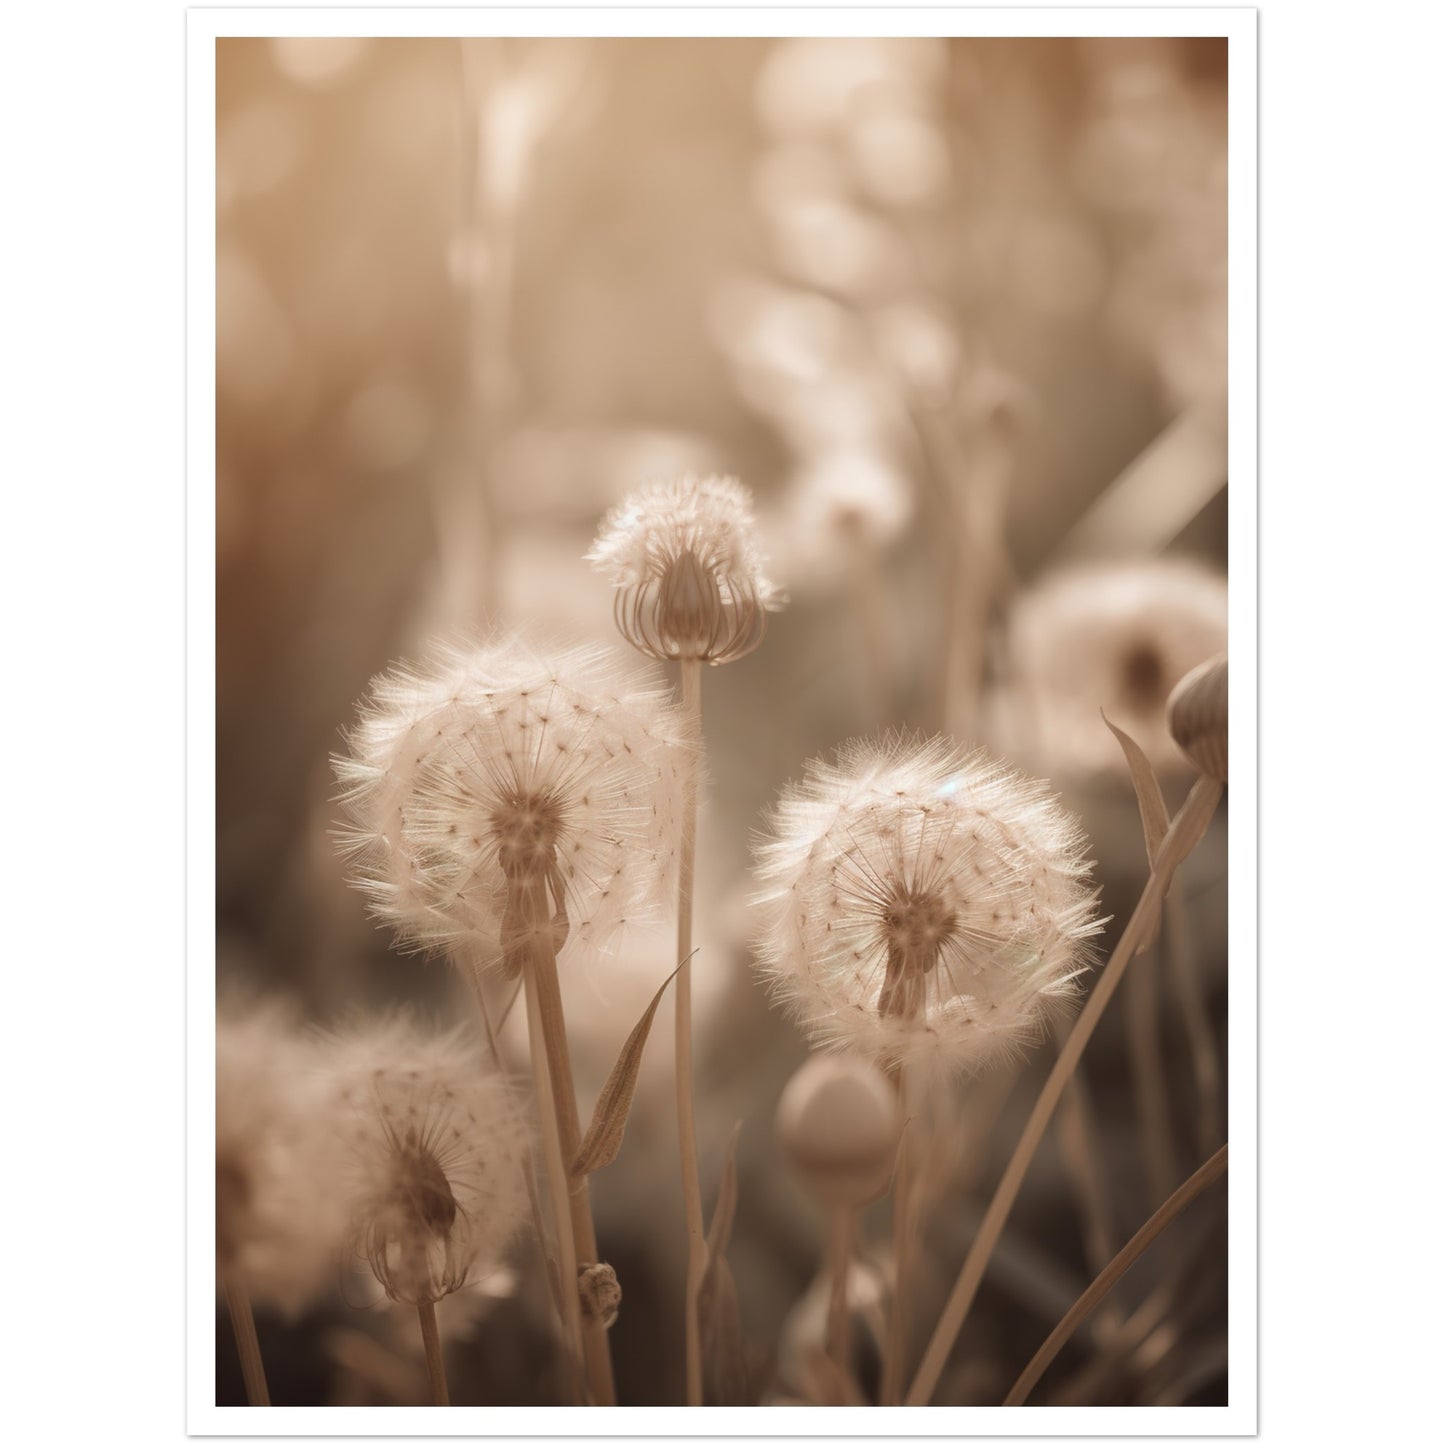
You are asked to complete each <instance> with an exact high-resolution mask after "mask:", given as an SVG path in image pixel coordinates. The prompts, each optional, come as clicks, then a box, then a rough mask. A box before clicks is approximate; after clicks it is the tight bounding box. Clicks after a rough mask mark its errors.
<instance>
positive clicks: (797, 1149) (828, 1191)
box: [778, 1055, 902, 1206]
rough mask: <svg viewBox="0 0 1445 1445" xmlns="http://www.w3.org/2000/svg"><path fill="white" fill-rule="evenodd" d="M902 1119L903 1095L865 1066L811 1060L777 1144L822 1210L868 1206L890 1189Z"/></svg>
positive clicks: (787, 1099) (789, 1100)
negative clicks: (900, 1100) (825, 1206)
mask: <svg viewBox="0 0 1445 1445" xmlns="http://www.w3.org/2000/svg"><path fill="white" fill-rule="evenodd" d="M901 1127H902V1116H901V1112H900V1110H899V1105H898V1091H897V1090H896V1089H895V1088H894V1087H893V1085H892V1084H890V1083H889V1081H888V1079H887V1078H886V1077H885V1075H884V1074H883V1072H882V1071H881V1070H880V1069H878V1068H877V1067H875V1066H874V1065H873V1064H870V1063H869V1062H868V1061H867V1060H866V1059H859V1058H851V1057H848V1056H846V1055H839V1056H836V1057H817V1058H812V1059H809V1060H808V1062H807V1063H806V1064H804V1065H803V1067H802V1068H801V1069H799V1070H798V1072H797V1073H796V1074H794V1075H793V1077H792V1078H791V1079H790V1080H789V1081H788V1086H787V1088H786V1089H784V1090H783V1097H782V1099H781V1100H780V1101H779V1103H778V1143H779V1144H780V1145H781V1146H782V1150H783V1154H784V1155H785V1157H786V1158H787V1160H788V1163H789V1164H791V1165H792V1167H793V1168H794V1169H795V1170H797V1172H798V1175H799V1176H800V1178H801V1179H802V1180H803V1182H804V1184H806V1185H807V1187H808V1189H809V1190H810V1191H811V1192H812V1194H813V1195H814V1197H815V1198H816V1199H818V1201H819V1202H820V1203H823V1204H846V1205H853V1206H858V1205H863V1204H866V1203H867V1202H868V1201H869V1200H871V1199H874V1198H876V1197H877V1196H878V1195H879V1194H880V1193H881V1192H882V1191H883V1189H884V1187H885V1186H886V1185H887V1183H888V1178H889V1175H890V1174H891V1173H892V1170H893V1160H894V1156H895V1155H896V1153H897V1150H898V1137H899V1132H900V1130H901Z"/></svg>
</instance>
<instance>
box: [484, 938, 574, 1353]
mask: <svg viewBox="0 0 1445 1445" xmlns="http://www.w3.org/2000/svg"><path fill="white" fill-rule="evenodd" d="M462 969H463V972H465V974H466V976H467V981H468V982H469V983H470V984H471V986H472V997H473V998H475V999H476V1001H477V1011H478V1012H479V1013H480V1014H481V1016H482V1028H483V1030H484V1031H485V1033H486V1036H487V1049H488V1051H489V1052H490V1053H491V1056H492V1064H493V1067H494V1068H495V1069H496V1071H497V1077H498V1078H500V1079H503V1080H506V1079H507V1067H506V1065H505V1064H504V1063H503V1062H502V1050H501V1046H500V1045H499V1044H498V1043H497V1030H496V1027H495V1026H494V1025H493V1023H492V1011H491V1009H489V1008H488V1007H487V994H486V990H485V989H484V988H483V986H482V978H481V962H480V960H479V959H478V958H477V957H476V955H475V954H472V955H469V956H468V957H467V958H466V959H464V960H463V961H462ZM523 986H524V984H523V983H518V985H517V989H514V990H513V993H512V997H511V999H510V1000H509V1001H508V1004H507V1007H506V1009H505V1010H504V1011H503V1014H502V1020H503V1022H504V1023H505V1021H506V1018H507V1015H508V1014H509V1013H510V1012H511V1008H512V1004H513V1003H515V1002H516V999H517V990H519V989H521V988H522V987H523ZM508 1092H509V1093H510V1085H508ZM547 1098H548V1100H550V1099H551V1088H550V1085H549V1087H548V1090H547ZM541 1103H542V1099H541V1095H540V1094H539V1095H538V1107H539V1110H540V1108H541ZM547 1112H548V1113H549V1114H550V1113H551V1104H550V1102H549V1103H548V1104H547ZM559 1157H560V1156H559ZM525 1178H526V1184H527V1207H528V1209H529V1210H530V1212H531V1216H532V1233H533V1234H534V1235H535V1236H536V1240H537V1256H538V1258H539V1259H540V1260H541V1261H542V1268H543V1270H544V1271H546V1273H547V1275H548V1281H547V1283H548V1294H549V1295H550V1297H551V1300H552V1310H553V1313H554V1314H555V1315H556V1318H557V1325H558V1328H559V1329H560V1330H561V1332H562V1336H563V1340H564V1347H565V1349H566V1350H567V1352H568V1354H569V1356H570V1355H573V1354H575V1351H576V1348H577V1342H576V1340H575V1339H574V1340H569V1339H568V1338H567V1320H566V1318H565V1315H564V1312H563V1305H562V1298H561V1291H560V1288H559V1284H560V1282H559V1280H558V1277H557V1275H556V1272H555V1271H556V1267H557V1262H556V1258H555V1256H554V1255H553V1253H552V1251H551V1250H549V1249H548V1248H547V1230H546V1226H545V1225H544V1224H543V1222H542V1206H541V1202H540V1195H539V1192H538V1189H537V1164H536V1150H535V1149H533V1150H531V1151H529V1156H528V1159H527V1167H526V1171H525ZM574 1373H575V1370H574Z"/></svg>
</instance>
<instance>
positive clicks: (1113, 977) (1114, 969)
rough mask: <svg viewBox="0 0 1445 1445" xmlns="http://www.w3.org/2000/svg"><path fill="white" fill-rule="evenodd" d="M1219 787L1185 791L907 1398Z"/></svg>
mask: <svg viewBox="0 0 1445 1445" xmlns="http://www.w3.org/2000/svg"><path fill="white" fill-rule="evenodd" d="M1223 793H1224V787H1223V784H1222V783H1219V782H1217V781H1216V780H1215V779H1213V778H1207V777H1200V778H1198V779H1197V780H1196V781H1195V783H1194V786H1193V787H1192V788H1191V789H1190V792H1189V796H1188V797H1187V798H1186V799H1185V800H1184V805H1183V807H1181V808H1180V810H1179V812H1178V813H1177V814H1176V815H1175V818H1174V821H1173V822H1172V823H1171V824H1170V825H1169V831H1168V832H1167V833H1166V834H1165V835H1164V840H1163V842H1162V843H1161V844H1160V846H1159V854H1158V857H1157V858H1156V859H1155V863H1154V869H1153V871H1152V872H1151V873H1150V875H1149V881H1148V883H1147V884H1146V885H1145V887H1144V892H1143V894H1142V895H1141V897H1140V899H1139V902H1138V904H1137V906H1136V907H1135V909H1134V914H1133V916H1132V917H1131V918H1130V919H1129V922H1128V924H1127V925H1126V926H1125V928H1124V932H1123V934H1122V935H1121V937H1120V939H1119V942H1118V943H1117V944H1116V945H1115V948H1114V952H1113V953H1112V955H1110V958H1109V962H1108V964H1107V965H1106V966H1105V968H1104V971H1103V973H1102V974H1101V975H1100V976H1099V981H1098V982H1097V983H1096V984H1095V985H1094V989H1093V991H1092V993H1090V995H1089V998H1088V1002H1087V1003H1085V1005H1084V1007H1083V1010H1082V1011H1081V1012H1080V1014H1079V1016H1078V1018H1077V1019H1076V1020H1075V1022H1074V1027H1073V1028H1072V1029H1071V1030H1070V1032H1069V1036H1068V1038H1067V1039H1066V1040H1065V1042H1064V1046H1063V1048H1062V1049H1061V1050H1060V1051H1059V1057H1058V1060H1057V1061H1056V1062H1055V1064H1054V1067H1053V1069H1052V1071H1051V1072H1050V1074H1049V1077H1048V1078H1047V1079H1046V1080H1045V1082H1044V1087H1043V1089H1042V1091H1041V1092H1040V1094H1039V1097H1038V1100H1037V1102H1036V1103H1035V1104H1034V1108H1033V1112H1032V1113H1031V1114H1030V1115H1029V1120H1028V1123H1027V1124H1026V1125H1025V1126H1024V1131H1023V1133H1022V1134H1021V1135H1020V1136H1019V1141H1018V1143H1017V1145H1015V1147H1014V1152H1013V1157H1012V1158H1011V1159H1010V1160H1009V1162H1008V1167H1007V1168H1006V1169H1005V1170H1004V1173H1003V1178H1002V1179H1001V1180H1000V1181H999V1184H998V1188H997V1189H996V1190H995V1191H994V1196H993V1199H992V1201H991V1202H990V1203H989V1207H988V1210H987V1212H986V1213H985V1215H984V1217H983V1222H982V1223H981V1224H980V1225H979V1229H978V1233H977V1234H976V1235H975V1236H974V1241H973V1244H972V1246H971V1247H970V1249H969V1251H968V1255H967V1257H966V1258H965V1259H964V1262H963V1267H962V1269H961V1270H960V1271H959V1275H958V1279H957V1280H956V1281H955V1283H954V1286H953V1292H952V1293H951V1294H950V1295H949V1297H948V1302H947V1304H946V1305H945V1306H944V1310H943V1315H942V1317H941V1318H940V1319H939V1321H938V1324H937V1326H936V1327H935V1329H934V1331H933V1337H932V1338H931V1339H930V1340H929V1342H928V1348H927V1350H926V1351H925V1352H924V1356H923V1361H922V1363H921V1364H920V1365H919V1367H918V1373H917V1374H916V1375H915V1376H914V1379H913V1384H912V1386H911V1387H910V1389H909V1391H908V1396H907V1399H906V1403H907V1404H909V1405H923V1404H926V1403H927V1402H928V1400H929V1398H930V1397H931V1396H932V1394H933V1392H934V1390H935V1389H937V1387H938V1381H939V1379H940V1377H941V1376H942V1374H943V1367H944V1366H945V1365H946V1364H947V1363H948V1357H949V1354H950V1353H951V1352H952V1350H953V1345H954V1341H956V1340H957V1339H958V1332H959V1330H961V1329H962V1328H963V1323H964V1320H965V1319H967V1317H968V1311H969V1308H970V1306H971V1305H972V1304H973V1301H974V1297H975V1296H976V1295H977V1293H978V1287H979V1285H980V1284H981V1283H982V1281H983V1273H984V1270H985V1269H986V1268H987V1267H988V1262H989V1259H990V1257H991V1256H992V1254H993V1251H994V1249H995V1247H996V1246H997V1244H998V1241H999V1236H1000V1235H1001V1234H1002V1233H1003V1227H1004V1223H1005V1222H1006V1220H1007V1219H1008V1215H1009V1211H1010V1210H1011V1209H1012V1208H1013V1204H1014V1201H1015V1200H1016V1199H1017V1198H1018V1193H1019V1189H1020V1187H1021V1186H1022V1184H1023V1180H1024V1175H1025V1174H1026V1173H1027V1172H1028V1167H1029V1165H1030V1164H1031V1163H1032V1162H1033V1157H1034V1154H1035V1152H1036V1151H1037V1150H1038V1147H1039V1143H1040V1142H1041V1141H1042V1139H1043V1136H1044V1133H1045V1131H1046V1130H1047V1128H1048V1125H1049V1121H1050V1119H1052V1117H1053V1114H1054V1110H1055V1109H1056V1108H1057V1107H1058V1103H1059V1099H1060V1097H1061V1096H1062V1094H1063V1091H1064V1086H1065V1085H1066V1084H1067V1083H1068V1082H1069V1079H1070V1078H1071V1077H1072V1076H1073V1073H1074V1070H1075V1069H1076V1068H1077V1067H1078V1063H1079V1059H1080V1058H1081V1057H1082V1056H1083V1052H1084V1047H1085V1045H1086V1044H1087V1043H1088V1042H1089V1039H1090V1037H1091V1036H1092V1035H1093V1032H1094V1029H1095V1027H1096V1026H1097V1024H1098V1022H1099V1019H1100V1017H1101V1016H1102V1015H1103V1012H1104V1009H1105V1008H1106V1007H1107V1006H1108V1003H1109V1000H1110V999H1111V998H1112V997H1113V996H1114V991H1115V990H1116V989H1117V988H1118V986H1119V984H1120V983H1121V982H1122V980H1123V977H1124V971H1125V969H1127V968H1128V966H1129V960H1130V959H1131V958H1133V956H1134V954H1135V953H1136V952H1137V951H1138V949H1139V946H1140V944H1141V943H1143V941H1144V940H1145V939H1146V938H1148V937H1149V936H1150V935H1151V933H1152V932H1153V930H1154V927H1155V924H1156V922H1157V920H1158V916H1159V910H1160V906H1161V904H1162V902H1163V897H1164V892H1165V890H1166V888H1167V887H1168V886H1169V884H1170V882H1171V881H1172V879H1173V875H1174V870H1175V869H1176V868H1177V867H1178V866H1179V864H1180V863H1181V862H1183V860H1184V858H1185V857H1186V856H1187V855H1188V853H1189V851H1190V849H1192V848H1193V846H1194V845H1195V843H1197V842H1198V841H1199V839H1200V838H1201V837H1203V835H1204V830H1205V829H1206V828H1207V827H1208V825H1209V820H1210V819H1211V818H1212V817H1213V816H1214V812H1215V809H1216V808H1217V807H1218V806H1219V800H1220V798H1221V797H1222V796H1223Z"/></svg>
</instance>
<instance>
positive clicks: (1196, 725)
mask: <svg viewBox="0 0 1445 1445" xmlns="http://www.w3.org/2000/svg"><path fill="white" fill-rule="evenodd" d="M1169 731H1170V732H1171V733H1172V734H1173V736H1174V741H1175V742H1176V743H1178V744H1179V747H1180V749H1181V751H1183V752H1184V753H1185V754H1186V756H1187V757H1188V758H1189V760H1190V762H1192V763H1193V764H1194V766H1195V767H1196V768H1198V769H1199V771H1200V772H1201V773H1203V774H1204V775H1205V777H1208V778H1214V779H1216V780H1217V781H1218V782H1221V783H1227V782H1228V781H1229V658H1228V656H1227V655H1221V656H1219V657H1215V658H1212V659H1211V660H1210V661H1208V662H1204V663H1201V664H1200V665H1199V666H1198V667H1196V668H1195V669H1194V671H1193V672H1191V673H1189V674H1187V675H1186V676H1185V677H1183V678H1181V679H1180V681H1179V686H1178V687H1176V688H1175V689H1174V691H1173V692H1172V693H1170V695H1169Z"/></svg>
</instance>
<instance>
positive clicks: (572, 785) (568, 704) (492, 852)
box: [336, 641, 691, 973]
mask: <svg viewBox="0 0 1445 1445" xmlns="http://www.w3.org/2000/svg"><path fill="white" fill-rule="evenodd" d="M350 743H351V750H350V753H349V755H348V756H347V757H345V758H341V759H338V760H337V762H336V769H337V775H338V777H339V779H340V781H341V784H342V787H343V793H342V801H343V804H344V806H345V808H346V810H347V813H348V816H349V818H350V822H351V826H350V828H349V829H348V830H347V831H346V832H345V833H344V834H343V837H342V846H343V848H344V849H345V850H346V851H347V852H349V853H350V855H351V856H352V858H353V860H354V863H355V868H356V871H355V874H354V876H353V881H354V882H355V884H356V886H357V887H358V888H360V889H361V891H362V892H363V893H364V894H366V896H367V897H368V899H369V900H370V903H371V907H372V911H373V912H374V913H375V915H376V916H377V917H378V918H380V919H382V920H383V921H385V922H387V923H389V924H391V925H392V927H393V928H394V929H395V930H396V932H397V935H398V938H399V940H400V941H401V942H402V943H403V945H404V946H410V947H419V948H445V947H455V946H459V945H464V946H466V947H467V948H469V949H471V950H473V951H474V954H475V956H476V957H478V958H480V959H482V960H484V961H488V962H500V963H501V964H502V966H503V967H504V968H505V969H506V970H507V971H508V972H511V973H515V971H516V969H517V967H519V958H520V952H521V951H522V950H524V949H525V948H526V946H527V944H528V941H529V939H530V938H531V937H532V935H533V934H534V932H535V931H537V930H542V929H546V930H547V931H549V932H550V934H551V936H552V942H553V945H554V946H555V947H557V948H560V947H561V946H562V943H563V942H565V941H566V939H567V938H568V937H576V938H579V939H582V940H583V941H584V942H585V943H587V944H588V945H595V944H599V943H601V942H604V941H605V940H606V939H607V938H608V937H609V936H610V935H611V934H612V933H613V932H615V931H616V929H618V928H619V927H620V926H621V925H622V923H623V922H624V921H625V920H627V919H630V918H633V917H635V916H638V915H644V916H645V915H646V913H647V911H648V909H649V908H650V907H651V906H652V905H653V904H654V903H655V902H657V901H660V899H661V897H662V896H663V892H664V890H665V888H666V886H667V881H668V879H669V877H670V876H671V872H672V867H673V863H674V854H675V850H676V846H677V837H678V819H679V817H680V810H681V789H682V782H683V776H684V772H685V763H686V760H687V757H688V755H689V750H690V747H691V743H690V741H689V740H688V738H687V737H686V732H685V728H684V724H683V722H682V719H681V715H680V713H679V712H678V710H677V708H676V707H675V706H674V704H673V703H672V701H671V698H670V696H669V695H668V693H667V692H666V691H665V690H664V689H663V688H661V687H660V686H658V685H657V684H656V683H655V682H648V683H639V682H636V681H634V680H633V678H632V672H631V668H630V666H629V664H628V662H627V660H626V659H624V658H622V657H621V656H619V655H618V654H617V653H615V652H614V651H612V650H610V649H606V648H580V649H572V650H569V651H566V652H563V653H560V654H557V655H553V656H547V655H543V654H541V653H538V652H536V651H534V650H533V649H531V648H530V647H528V646H526V645H525V644H523V643H520V642H517V641H508V642H503V643H499V644H497V645H494V646H489V647H482V648H477V649H472V650H461V649H451V648H444V649H438V650H437V651H436V653H435V654H434V656H433V658H432V659H431V661H430V662H429V663H427V664H426V665H424V666H421V667H411V666H403V667H400V668H397V669H394V670H393V671H392V672H389V673H387V674H386V675H384V676H383V677H381V678H378V679H377V680H376V682H375V683H374V684H373V687H372V692H371V696H370V699H369V701H368V702H367V704H365V705H364V707H363V711H362V717H361V721H360V723H359V724H358V726H357V728H356V729H355V731H354V732H353V733H352V735H351V738H350Z"/></svg>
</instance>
